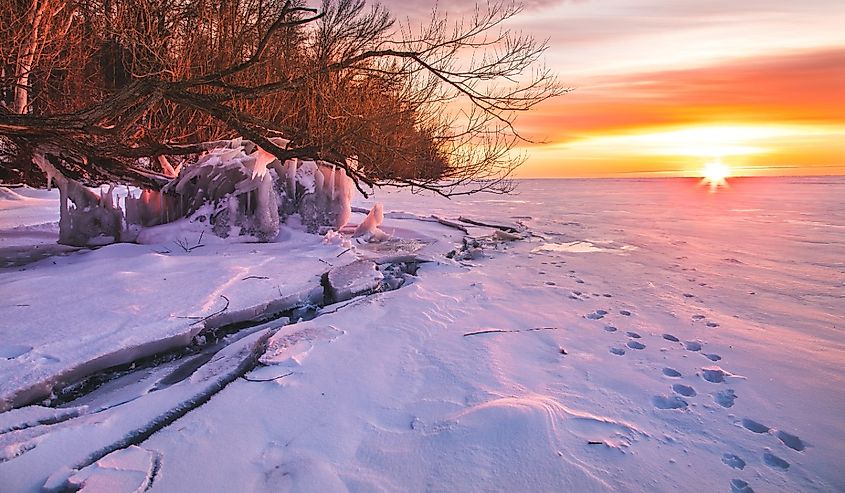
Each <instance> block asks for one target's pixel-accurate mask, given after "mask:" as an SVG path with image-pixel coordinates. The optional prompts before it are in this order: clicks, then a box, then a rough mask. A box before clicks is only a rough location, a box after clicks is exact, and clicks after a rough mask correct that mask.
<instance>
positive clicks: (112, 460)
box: [67, 445, 158, 493]
mask: <svg viewBox="0 0 845 493" xmlns="http://www.w3.org/2000/svg"><path fill="white" fill-rule="evenodd" d="M157 462H158V457H157V456H156V455H155V454H154V453H153V452H151V451H149V450H147V449H143V448H141V447H138V446H135V445H130V446H129V447H127V448H125V449H121V450H115V451H114V452H112V453H110V454H108V455H106V456H105V457H103V458H102V459H100V460H98V461H97V462H95V463H93V464H91V465H90V466H88V467H85V468H83V469H82V470H80V471H79V472H77V473H75V474H72V475H71V476H70V477H69V478H68V479H67V482H68V485H70V486H71V487H72V488H73V489H74V491H79V492H91V493H94V492H99V491H109V492H114V493H123V492H125V493H135V492H138V493H140V492H142V491H146V490H147V489H148V488H149V487H150V483H151V481H152V477H153V471H154V469H155V467H156V463H157Z"/></svg>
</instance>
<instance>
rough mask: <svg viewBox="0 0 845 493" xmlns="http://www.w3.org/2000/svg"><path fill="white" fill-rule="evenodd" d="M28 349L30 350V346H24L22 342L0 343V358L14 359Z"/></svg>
mask: <svg viewBox="0 0 845 493" xmlns="http://www.w3.org/2000/svg"><path fill="white" fill-rule="evenodd" d="M30 351H32V346H26V345H23V344H9V345H0V358H3V359H15V358H17V357H18V356H21V355H24V354H26V353H28V352H30Z"/></svg>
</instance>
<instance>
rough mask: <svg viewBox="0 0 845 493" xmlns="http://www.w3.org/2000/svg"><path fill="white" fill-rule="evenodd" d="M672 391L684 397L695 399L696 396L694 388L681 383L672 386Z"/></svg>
mask: <svg viewBox="0 0 845 493" xmlns="http://www.w3.org/2000/svg"><path fill="white" fill-rule="evenodd" d="M672 390H674V391H675V393H677V394H681V395H682V396H684V397H695V395H696V394H695V389H694V388H692V387H690V386H689V385H684V384H681V383H676V384H675V385H672Z"/></svg>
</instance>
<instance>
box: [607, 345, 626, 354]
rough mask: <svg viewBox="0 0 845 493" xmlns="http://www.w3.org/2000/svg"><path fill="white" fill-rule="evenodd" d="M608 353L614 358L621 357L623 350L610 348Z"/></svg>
mask: <svg viewBox="0 0 845 493" xmlns="http://www.w3.org/2000/svg"><path fill="white" fill-rule="evenodd" d="M610 352H611V353H613V354H615V355H616V356H622V355H624V354H625V350H624V349H622V348H618V347H612V348H610Z"/></svg>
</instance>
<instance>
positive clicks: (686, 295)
mask: <svg viewBox="0 0 845 493" xmlns="http://www.w3.org/2000/svg"><path fill="white" fill-rule="evenodd" d="M684 298H695V295H694V294H692V293H684Z"/></svg>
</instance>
